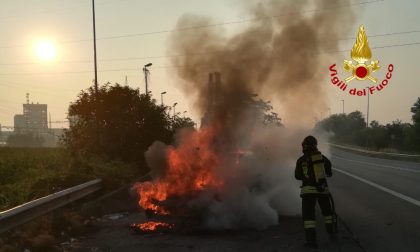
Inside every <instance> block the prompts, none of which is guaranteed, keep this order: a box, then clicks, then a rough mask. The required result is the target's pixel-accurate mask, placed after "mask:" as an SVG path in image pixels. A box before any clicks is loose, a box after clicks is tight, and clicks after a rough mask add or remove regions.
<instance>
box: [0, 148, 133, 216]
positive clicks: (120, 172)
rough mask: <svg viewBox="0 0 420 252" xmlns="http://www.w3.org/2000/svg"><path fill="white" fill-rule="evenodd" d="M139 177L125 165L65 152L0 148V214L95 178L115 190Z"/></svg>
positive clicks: (46, 149) (45, 149) (58, 150)
mask: <svg viewBox="0 0 420 252" xmlns="http://www.w3.org/2000/svg"><path fill="white" fill-rule="evenodd" d="M139 175H140V170H139V169H135V168H133V167H131V166H129V165H127V164H124V163H122V162H116V161H114V162H109V161H108V162H107V161H105V160H102V159H99V158H90V159H80V158H77V157H72V156H70V155H69V153H68V152H67V151H66V150H65V149H58V148H57V149H53V148H0V211H2V210H5V209H8V208H11V207H14V206H16V205H19V204H23V203H25V202H28V201H30V200H33V199H37V198H39V197H42V196H46V195H48V194H50V193H53V192H56V191H60V190H63V189H65V188H68V187H71V186H75V185H77V184H80V183H83V182H86V181H88V180H90V179H94V178H102V179H103V180H104V185H105V186H106V187H107V188H108V189H111V188H115V187H118V186H120V185H122V184H123V183H125V182H127V181H132V180H133V179H134V178H135V177H137V176H139Z"/></svg>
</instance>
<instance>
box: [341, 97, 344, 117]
mask: <svg viewBox="0 0 420 252" xmlns="http://www.w3.org/2000/svg"><path fill="white" fill-rule="evenodd" d="M341 101H342V102H343V114H344V100H341Z"/></svg>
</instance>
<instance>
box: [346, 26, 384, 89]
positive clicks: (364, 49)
mask: <svg viewBox="0 0 420 252" xmlns="http://www.w3.org/2000/svg"><path fill="white" fill-rule="evenodd" d="M350 55H351V58H352V59H353V60H354V61H356V64H353V61H352V60H344V70H346V71H347V72H351V73H352V76H350V77H347V78H346V79H345V80H346V82H349V81H351V80H353V79H357V80H365V79H368V80H370V81H372V82H374V83H376V81H377V80H376V78H374V77H372V76H371V75H370V74H371V73H373V72H375V71H377V70H378V69H379V68H380V66H379V61H378V60H372V61H370V64H369V65H367V64H366V63H367V61H369V60H370V59H371V58H372V52H371V50H370V48H369V42H368V39H367V36H366V33H365V28H364V26H363V25H361V26H360V27H359V32H358V34H357V38H356V43H355V44H354V46H353V49H352V50H351V53H350Z"/></svg>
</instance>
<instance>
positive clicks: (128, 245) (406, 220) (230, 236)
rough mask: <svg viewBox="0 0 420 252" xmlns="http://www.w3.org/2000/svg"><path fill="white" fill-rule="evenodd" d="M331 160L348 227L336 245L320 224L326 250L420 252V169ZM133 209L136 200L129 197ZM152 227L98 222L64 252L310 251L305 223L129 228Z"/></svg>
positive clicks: (138, 219)
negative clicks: (264, 226)
mask: <svg viewBox="0 0 420 252" xmlns="http://www.w3.org/2000/svg"><path fill="white" fill-rule="evenodd" d="M331 161H332V163H333V169H334V170H333V173H334V176H333V177H332V178H331V179H330V180H329V183H330V187H331V191H332V193H333V195H334V198H335V202H336V208H337V212H338V214H339V218H340V219H341V220H343V222H341V224H340V239H339V240H340V242H339V244H336V243H331V242H330V241H329V240H328V237H326V234H325V232H324V230H323V227H322V221H318V230H319V242H320V247H321V250H320V251H381V252H386V251H404V252H409V251H420V163H412V162H402V161H393V160H386V159H379V158H372V157H367V156H362V155H358V154H353V153H349V152H345V151H342V150H339V149H332V150H331ZM291 179H293V174H291ZM120 198H121V197H120ZM127 202H131V203H132V202H133V199H132V198H127ZM126 204H127V203H119V204H116V203H113V204H112V205H114V206H116V205H126ZM135 209H136V208H135ZM117 211H118V210H117ZM146 220H147V218H146V217H145V216H144V213H139V211H137V210H135V211H130V212H129V213H128V215H126V216H124V217H123V218H121V219H117V220H108V219H107V218H102V219H101V220H99V221H98V222H97V223H96V226H97V227H98V228H99V231H98V232H96V233H93V234H90V235H88V236H86V237H84V238H82V237H81V238H77V239H76V240H75V241H74V242H72V243H71V244H68V246H69V247H68V248H66V249H65V250H66V251H139V250H142V251H296V252H299V251H310V250H306V249H304V248H302V243H303V240H304V237H303V232H302V231H303V230H302V226H301V225H302V223H301V219H300V217H298V216H296V217H289V218H286V217H285V218H283V219H281V220H280V221H279V225H278V226H274V227H271V228H269V229H268V230H264V231H258V230H239V231H231V232H209V231H206V230H194V229H191V228H188V227H187V228H186V229H185V230H183V229H181V230H178V231H176V232H170V233H159V232H157V233H152V234H135V233H133V231H132V230H130V229H129V228H128V226H129V224H130V223H142V222H145V221H146ZM319 220H322V219H321V218H320V219H319ZM176 226H178V225H176ZM187 226H188V225H187Z"/></svg>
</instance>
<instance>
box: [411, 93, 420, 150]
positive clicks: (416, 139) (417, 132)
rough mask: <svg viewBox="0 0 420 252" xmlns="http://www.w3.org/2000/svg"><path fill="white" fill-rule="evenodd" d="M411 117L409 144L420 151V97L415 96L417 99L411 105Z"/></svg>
mask: <svg viewBox="0 0 420 252" xmlns="http://www.w3.org/2000/svg"><path fill="white" fill-rule="evenodd" d="M411 113H413V115H412V116H411V119H412V120H413V127H412V133H411V136H412V140H410V145H411V146H412V147H413V149H414V150H416V151H420V97H419V98H417V101H416V102H415V103H414V105H413V106H412V107H411Z"/></svg>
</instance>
